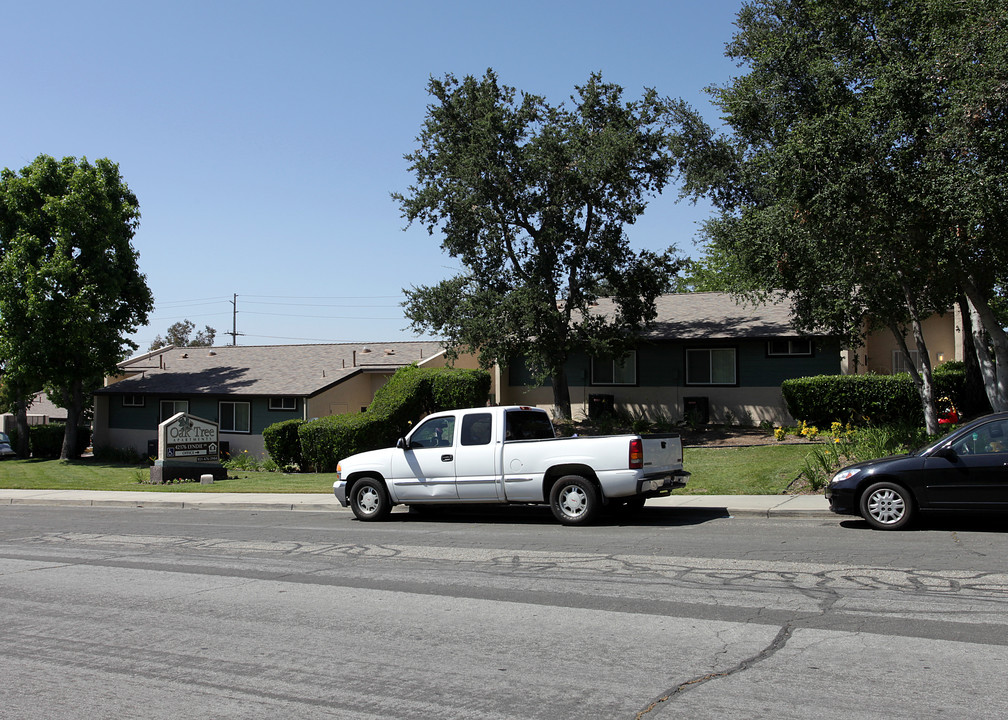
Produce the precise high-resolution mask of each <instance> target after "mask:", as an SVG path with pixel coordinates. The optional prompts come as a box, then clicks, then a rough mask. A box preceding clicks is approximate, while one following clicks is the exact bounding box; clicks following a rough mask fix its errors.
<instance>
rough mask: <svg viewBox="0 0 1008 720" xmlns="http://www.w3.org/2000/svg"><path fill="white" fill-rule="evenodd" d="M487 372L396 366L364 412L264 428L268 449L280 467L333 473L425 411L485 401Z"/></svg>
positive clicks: (384, 442)
mask: <svg viewBox="0 0 1008 720" xmlns="http://www.w3.org/2000/svg"><path fill="white" fill-rule="evenodd" d="M489 393H490V374H489V373H488V372H486V371H484V370H452V369H448V368H418V367H416V366H415V365H411V366H407V367H404V368H400V369H399V370H398V371H396V373H395V375H393V376H392V377H391V378H390V379H389V381H388V382H387V383H385V385H383V386H382V387H381V388H380V389H379V390H378V392H376V393H375V397H374V400H373V401H372V402H371V405H369V406H368V409H367V410H366V411H365V412H362V413H355V414H348V415H331V416H328V417H323V418H318V419H317V420H310V421H308V422H304V421H301V420H288V421H286V422H282V423H276V424H274V425H271V426H269V427H268V428H266V429H265V430H264V431H263V441H264V444H265V447H266V451H267V452H268V453H269V455H270V457H271V458H272V459H273V461H274V462H276V463H277V464H278V465H280V466H282V467H284V466H289V465H297V466H298V467H300V468H301V469H302V470H304V469H308V468H312V469H314V470H316V471H318V472H332V471H334V470H335V469H336V464H337V463H338V462H339V461H340V459H342V458H345V457H347V456H349V455H353V454H354V453H358V452H364V451H365V450H373V449H376V448H380V447H388V446H390V445H394V444H395V442H396V440H397V439H398V438H400V437H402V436H403V435H405V434H406V433H407V432H408V431H409V428H410V425H411V424H412V423H414V422H416V421H417V420H419V419H420V418H422V417H423V416H424V415H426V414H427V413H431V412H437V411H439V410H452V409H455V408H461V407H479V406H481V405H485V404H486V401H487V396H488V395H489Z"/></svg>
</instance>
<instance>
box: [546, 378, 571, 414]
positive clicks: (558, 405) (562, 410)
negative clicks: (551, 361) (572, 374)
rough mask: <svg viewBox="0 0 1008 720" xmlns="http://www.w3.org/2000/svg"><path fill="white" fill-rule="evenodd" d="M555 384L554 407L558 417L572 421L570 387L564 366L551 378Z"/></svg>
mask: <svg viewBox="0 0 1008 720" xmlns="http://www.w3.org/2000/svg"><path fill="white" fill-rule="evenodd" d="M550 380H551V381H552V384H553V407H554V408H555V409H556V414H557V417H561V418H566V419H568V420H569V419H571V400H570V387H569V386H568V385H567V370H565V369H564V367H563V365H561V366H560V367H559V368H557V369H556V370H554V371H553V375H552V376H551V377H550Z"/></svg>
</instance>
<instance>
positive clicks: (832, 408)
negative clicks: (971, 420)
mask: <svg viewBox="0 0 1008 720" xmlns="http://www.w3.org/2000/svg"><path fill="white" fill-rule="evenodd" d="M933 377H934V397H935V399H936V400H939V399H941V398H944V397H948V398H950V399H951V400H952V402H953V403H955V405H956V407H958V408H959V410H960V412H963V411H964V408H969V409H970V410H972V409H973V408H977V407H981V408H982V406H983V405H984V404H985V403H986V398H978V397H976V396H975V395H976V393H975V391H974V392H970V391H968V390H967V387H966V371H965V369H964V368H963V365H962V363H952V362H949V363H945V364H944V365H942V366H940V367H939V368H938V369H936V370H935V372H934V374H933ZM781 391H782V392H783V395H784V402H785V403H787V408H788V411H789V412H790V413H791V415H792V416H793V417H794V418H796V419H798V420H805V421H806V422H809V423H812V424H814V425H819V426H828V425H829V424H830V423H832V422H834V421H837V420H838V421H840V422H844V423H846V422H854V423H855V424H857V423H866V422H870V423H872V424H891V423H910V424H913V425H917V426H920V425H923V423H924V412H923V410H922V409H921V403H920V395H919V394H918V393H917V388H916V386H915V385H914V382H913V378H911V377H910V375H909V374H908V373H898V374H895V375H820V376H817V377H806V378H796V379H793V380H785V381H784V383H783V384H782V385H781ZM989 407H990V406H989V405H987V408H988V411H989ZM970 414H972V413H970Z"/></svg>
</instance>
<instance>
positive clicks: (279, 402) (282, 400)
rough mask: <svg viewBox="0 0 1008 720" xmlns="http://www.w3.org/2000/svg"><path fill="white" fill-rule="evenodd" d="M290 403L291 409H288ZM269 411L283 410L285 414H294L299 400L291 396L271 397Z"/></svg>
mask: <svg viewBox="0 0 1008 720" xmlns="http://www.w3.org/2000/svg"><path fill="white" fill-rule="evenodd" d="M288 401H289V403H290V407H287V404H288ZM269 409H270V410H282V411H285V412H294V411H295V410H297V398H296V397H290V396H283V397H271V398H270V399H269Z"/></svg>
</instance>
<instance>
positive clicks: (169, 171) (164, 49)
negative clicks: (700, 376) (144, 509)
mask: <svg viewBox="0 0 1008 720" xmlns="http://www.w3.org/2000/svg"><path fill="white" fill-rule="evenodd" d="M740 6H741V0H708V1H707V2H703V3H694V2H678V1H673V0H668V1H666V2H635V1H633V0H626V1H625V2H621V3H617V2H592V1H586V0H581V1H579V2H550V1H549V0H542V1H541V2H526V1H524V0H520V1H517V2H510V3H482V2H476V1H471V2H442V1H440V0H427V1H426V2H393V1H382V0H376V1H373V2H368V3H344V2H335V1H334V2H308V1H299V0H289V1H288V2H284V3H278V2H252V1H248V2H213V1H212V0H202V1H200V2H187V1H178V0H176V1H173V2H161V1H160V0H145V1H144V2H136V0H131V1H130V2H100V1H99V2H88V3H80V2H67V1H62V0H60V1H54V2H46V1H44V0H43V1H40V2H35V3H13V2H8V3H4V5H3V9H0V27H3V28H4V44H3V45H4V47H3V55H4V69H5V72H4V93H3V98H4V104H5V107H4V108H3V112H2V113H0V166H2V167H8V168H11V169H20V168H22V167H24V166H26V165H28V164H29V163H30V162H31V161H32V160H33V159H34V158H35V157H36V156H37V155H39V154H40V153H46V154H49V155H52V156H55V157H64V156H75V157H81V156H86V157H88V158H89V159H92V160H94V159H96V158H99V157H108V158H110V159H112V160H113V161H115V162H117V163H118V164H119V168H120V171H121V173H122V175H123V177H124V178H125V180H126V182H127V184H128V185H129V186H130V188H131V189H132V190H133V191H134V192H135V193H136V195H137V196H138V198H139V200H140V210H141V213H142V219H141V224H140V229H139V231H138V232H137V235H136V237H135V239H134V246H135V247H136V249H137V250H138V251H139V253H140V268H141V270H142V271H143V272H144V274H145V275H146V276H147V281H148V284H149V285H150V287H151V290H152V291H153V293H154V297H155V302H156V308H155V311H154V312H153V313H152V315H151V321H150V324H149V325H148V326H147V327H145V328H141V329H140V330H139V331H138V332H137V333H136V334H135V335H134V336H133V338H134V340H135V341H136V342H137V343H138V344H139V345H140V349H141V350H146V348H147V347H148V346H149V345H150V343H151V341H152V340H153V339H154V337H155V336H156V335H158V334H164V332H165V330H166V329H167V327H168V326H169V325H170V324H172V323H173V322H175V321H177V320H181V319H190V320H192V321H193V322H195V323H196V325H197V327H200V328H201V327H202V326H203V325H211V326H212V327H215V328H216V329H217V330H218V336H217V342H218V344H222V343H230V342H231V338H230V337H229V336H226V335H223V332H224V331H230V330H231V325H232V313H231V311H232V304H231V300H232V297H233V295H234V294H237V295H238V302H237V305H238V318H237V325H238V331H239V332H241V333H244V334H243V335H242V336H240V337H239V338H238V343H239V344H246V345H252V344H275V343H294V342H341V341H354V342H358V341H381V340H408V339H411V338H412V337H413V333H412V332H411V331H410V330H409V328H408V323H407V321H406V320H405V319H404V317H403V314H402V309H401V307H399V303H400V301H401V300H402V289H403V288H404V287H410V286H412V285H426V284H432V283H435V282H437V281H439V280H441V279H444V278H446V277H450V276H452V275H454V274H456V273H457V271H458V270H459V265H458V264H457V262H456V261H454V260H453V259H452V258H450V257H448V256H446V255H444V254H443V253H442V252H441V250H440V240H439V239H438V238H436V237H430V236H428V235H427V233H426V231H425V230H423V229H422V228H420V227H412V228H410V229H408V230H406V231H404V230H403V226H404V221H403V220H402V219H401V218H400V216H399V209H398V207H397V205H396V203H395V202H394V201H393V200H392V199H391V198H390V193H391V192H393V191H401V190H405V189H406V187H407V186H408V185H409V183H410V175H409V173H408V170H407V163H406V161H405V160H403V155H404V154H406V153H408V152H410V151H412V150H413V149H414V148H415V146H416V142H415V138H416V136H417V134H418V132H419V130H420V126H421V123H422V121H423V119H424V114H425V111H426V107H427V105H428V103H429V101H430V98H429V96H428V95H427V93H426V84H427V81H428V79H429V78H430V76H432V75H434V76H443V75H444V74H445V73H448V72H450V73H453V74H454V75H456V76H458V77H462V76H464V75H467V74H471V75H482V73H483V72H484V71H485V70H486V69H487V68H488V67H492V68H494V70H495V71H496V72H497V74H498V76H499V78H500V80H501V82H503V83H505V84H508V85H512V86H514V87H517V88H518V89H520V90H525V91H529V92H534V93H537V94H541V95H544V96H545V97H546V98H547V100H548V101H550V102H552V103H559V102H561V101H564V100H566V99H567V98H568V97H569V96H570V95H571V94H572V93H573V92H574V86H575V85H577V84H581V83H583V82H584V81H585V80H586V79H587V78H588V76H589V74H590V73H591V72H593V71H601V72H602V74H603V77H604V79H605V80H606V81H609V82H615V83H618V84H620V85H622V86H623V87H624V89H625V92H626V96H627V97H628V98H636V97H639V95H640V93H641V90H642V89H643V88H644V87H654V88H656V89H657V90H658V92H659V93H660V94H662V95H668V96H672V97H682V98H684V99H685V100H687V101H688V102H690V103H691V104H692V105H693V106H694V107H696V108H697V109H699V110H700V111H701V112H702V113H703V114H704V115H705V116H706V117H707V119H708V120H709V121H712V122H715V121H716V120H717V113H716V111H714V109H713V108H711V106H710V104H709V102H708V100H707V97H706V95H705V94H704V93H703V92H702V90H703V88H704V87H706V86H708V85H712V84H723V83H725V82H726V81H727V80H728V79H729V78H730V77H731V76H732V75H733V74H734V73H736V72H737V69H736V68H735V66H734V64H733V63H732V62H731V61H729V60H728V59H727V58H725V57H724V45H725V43H726V42H727V41H728V40H729V39H730V38H731V35H732V32H733V30H734V25H733V23H734V20H735V16H736V14H737V12H738V10H739V8H740ZM676 199H677V189H676V188H675V187H670V188H668V189H667V190H666V191H665V194H664V195H662V196H661V197H659V198H657V199H656V200H654V201H653V202H652V204H651V206H650V207H649V209H648V211H647V213H646V214H645V216H644V218H643V219H642V220H641V221H639V222H638V223H637V224H636V225H635V226H633V227H631V228H629V236H630V239H631V243H632V245H633V246H634V248H635V249H643V248H651V249H655V250H660V249H663V248H665V247H667V246H669V245H670V244H674V245H677V246H678V247H679V248H680V249H681V250H684V251H686V252H688V253H691V254H696V248H695V247H694V240H695V237H696V231H697V227H698V223H699V222H701V221H702V220H703V219H704V218H705V217H706V216H707V215H708V209H707V208H706V207H694V206H692V205H690V204H688V203H682V202H680V203H677V202H676Z"/></svg>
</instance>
